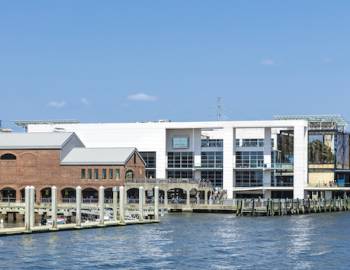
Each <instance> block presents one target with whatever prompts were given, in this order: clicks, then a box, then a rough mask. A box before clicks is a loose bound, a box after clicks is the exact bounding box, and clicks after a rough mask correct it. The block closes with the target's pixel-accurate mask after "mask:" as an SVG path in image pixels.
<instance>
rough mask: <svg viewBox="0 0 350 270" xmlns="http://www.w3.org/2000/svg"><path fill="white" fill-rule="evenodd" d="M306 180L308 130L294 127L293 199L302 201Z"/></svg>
mask: <svg viewBox="0 0 350 270" xmlns="http://www.w3.org/2000/svg"><path fill="white" fill-rule="evenodd" d="M307 179H308V130H307V126H306V125H305V126H304V125H298V126H295V127H294V199H304V188H305V186H306V185H307Z"/></svg>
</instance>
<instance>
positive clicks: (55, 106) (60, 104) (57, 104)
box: [47, 100, 67, 109]
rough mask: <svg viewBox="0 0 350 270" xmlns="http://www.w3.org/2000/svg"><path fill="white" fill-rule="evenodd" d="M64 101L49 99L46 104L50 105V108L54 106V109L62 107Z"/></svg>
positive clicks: (64, 103)
mask: <svg viewBox="0 0 350 270" xmlns="http://www.w3.org/2000/svg"><path fill="white" fill-rule="evenodd" d="M66 104H67V103H66V102H65V101H64V100H62V101H55V100H53V101H50V102H49V103H48V104H47V106H49V107H52V108H56V109H60V108H63V107H64V106H66Z"/></svg>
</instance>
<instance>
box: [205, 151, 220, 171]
mask: <svg viewBox="0 0 350 270" xmlns="http://www.w3.org/2000/svg"><path fill="white" fill-rule="evenodd" d="M201 167H202V168H222V167H223V152H202V153H201Z"/></svg>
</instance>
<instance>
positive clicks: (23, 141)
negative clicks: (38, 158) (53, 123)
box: [0, 132, 76, 149]
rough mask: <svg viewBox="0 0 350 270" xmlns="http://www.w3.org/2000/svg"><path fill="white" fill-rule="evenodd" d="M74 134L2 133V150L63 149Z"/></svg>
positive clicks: (0, 140)
mask: <svg viewBox="0 0 350 270" xmlns="http://www.w3.org/2000/svg"><path fill="white" fill-rule="evenodd" d="M71 136H76V135H75V134H74V133H72V132H57V133H54V132H37V133H0V149H61V148H62V147H63V146H64V145H65V143H66V142H67V141H68V140H69V139H70V138H71Z"/></svg>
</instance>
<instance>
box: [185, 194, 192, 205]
mask: <svg viewBox="0 0 350 270" xmlns="http://www.w3.org/2000/svg"><path fill="white" fill-rule="evenodd" d="M190 199H191V197H190V190H186V205H187V207H189V206H190V205H191V200H190Z"/></svg>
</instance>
